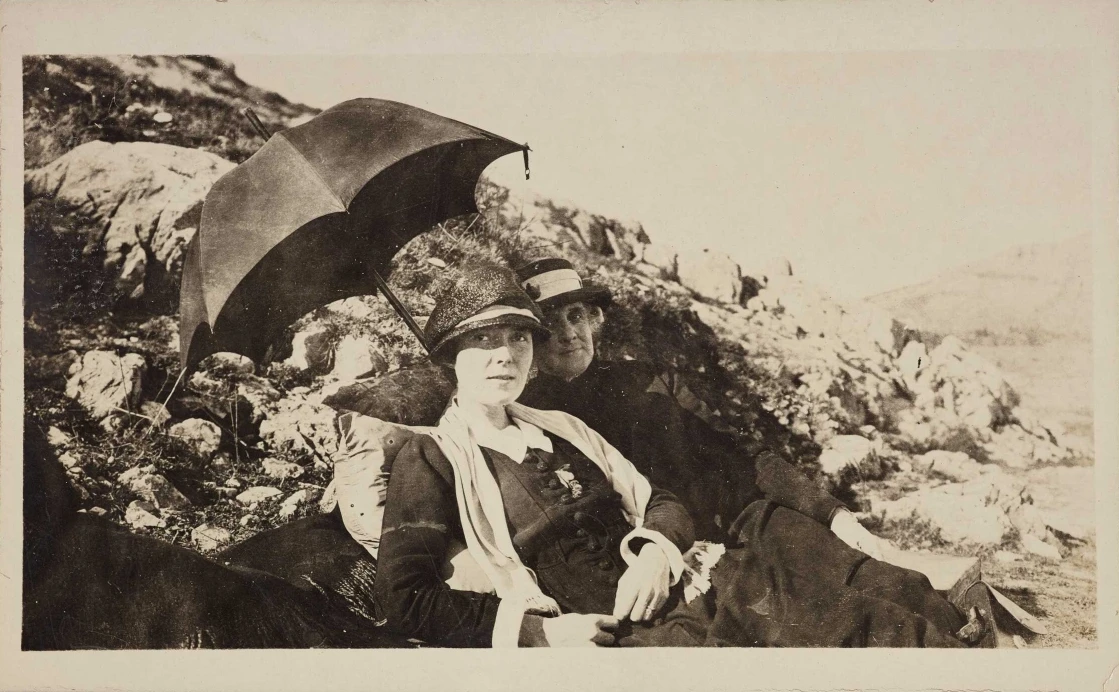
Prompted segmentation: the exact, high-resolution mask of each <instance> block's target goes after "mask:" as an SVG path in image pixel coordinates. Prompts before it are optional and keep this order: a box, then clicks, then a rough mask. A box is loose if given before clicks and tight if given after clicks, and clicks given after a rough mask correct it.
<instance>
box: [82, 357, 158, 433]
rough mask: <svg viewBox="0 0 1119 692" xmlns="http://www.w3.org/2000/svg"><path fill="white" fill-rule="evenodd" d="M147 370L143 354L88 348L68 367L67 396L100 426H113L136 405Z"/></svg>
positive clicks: (110, 427)
mask: <svg viewBox="0 0 1119 692" xmlns="http://www.w3.org/2000/svg"><path fill="white" fill-rule="evenodd" d="M146 370H147V363H145V362H144V357H143V356H141V355H139V354H137V353H128V354H126V355H124V356H118V355H117V354H115V353H113V352H111V351H89V352H87V353H86V354H84V355H83V356H82V357H81V360H79V361H76V362H75V363H74V365H73V366H72V367H71V375H70V379H69V380H67V381H66V396H68V397H70V398H71V399H75V400H76V401H77V402H78V403H79V404H81V405H82V407H83V408H85V409H86V411H88V412H89V414H90V416H91V417H92V418H93V419H94V420H96V421H99V422H100V423H101V425H102V426H103V427H105V428H108V429H113V428H115V427H116V426H117V424H118V423H119V420H120V417H121V415H123V414H126V413H128V412H131V411H134V410H135V409H136V406H137V404H139V402H140V391H141V385H142V383H143V377H144V373H145V371H146Z"/></svg>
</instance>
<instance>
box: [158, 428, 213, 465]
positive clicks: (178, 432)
mask: <svg viewBox="0 0 1119 692" xmlns="http://www.w3.org/2000/svg"><path fill="white" fill-rule="evenodd" d="M167 434H168V435H170V436H171V437H174V438H177V439H180V440H182V441H183V442H185V443H186V444H187V445H188V446H189V447H190V448H191V450H193V451H194V453H195V454H197V455H198V456H200V457H202V458H204V459H206V460H209V459H210V457H212V456H214V454H215V453H216V452H217V451H218V447H219V446H221V428H219V427H218V426H217V425H215V424H214V423H211V422H210V421H208V420H202V419H201V418H189V419H187V420H185V421H183V422H181V423H176V424H175V425H172V426H171V429H170V430H169V431H168V433H167Z"/></svg>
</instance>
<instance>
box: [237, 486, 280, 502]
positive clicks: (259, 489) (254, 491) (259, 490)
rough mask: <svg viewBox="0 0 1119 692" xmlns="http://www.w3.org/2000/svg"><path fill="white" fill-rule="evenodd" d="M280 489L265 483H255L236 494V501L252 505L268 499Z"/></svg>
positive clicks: (278, 492) (277, 493)
mask: <svg viewBox="0 0 1119 692" xmlns="http://www.w3.org/2000/svg"><path fill="white" fill-rule="evenodd" d="M280 494H282V493H280V491H279V490H278V489H276V488H272V487H269V486H266V485H256V486H253V487H251V488H249V489H248V490H246V491H245V492H243V493H241V494H240V495H238V496H237V501H238V502H240V503H241V504H243V505H253V504H256V503H259V502H264V501H266V500H270V499H272V498H274V497H276V496H277V495H280Z"/></svg>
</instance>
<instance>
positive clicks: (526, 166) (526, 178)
mask: <svg viewBox="0 0 1119 692" xmlns="http://www.w3.org/2000/svg"><path fill="white" fill-rule="evenodd" d="M530 151H532V150H531V149H529V148H528V142H525V147H524V149H521V153H522V154H524V155H525V180H528V152H530Z"/></svg>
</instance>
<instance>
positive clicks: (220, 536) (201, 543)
mask: <svg viewBox="0 0 1119 692" xmlns="http://www.w3.org/2000/svg"><path fill="white" fill-rule="evenodd" d="M231 538H233V535H232V534H231V533H229V531H228V530H226V529H223V528H221V527H220V526H210V525H209V524H201V525H200V526H197V527H195V528H194V529H193V530H192V531H191V532H190V540H191V542H192V543H194V545H196V546H198V549H199V550H201V551H203V552H209V551H211V550H217V549H218V548H220V547H221V546H223V545H225V544H226V543H229V541H230V539H231Z"/></svg>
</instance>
